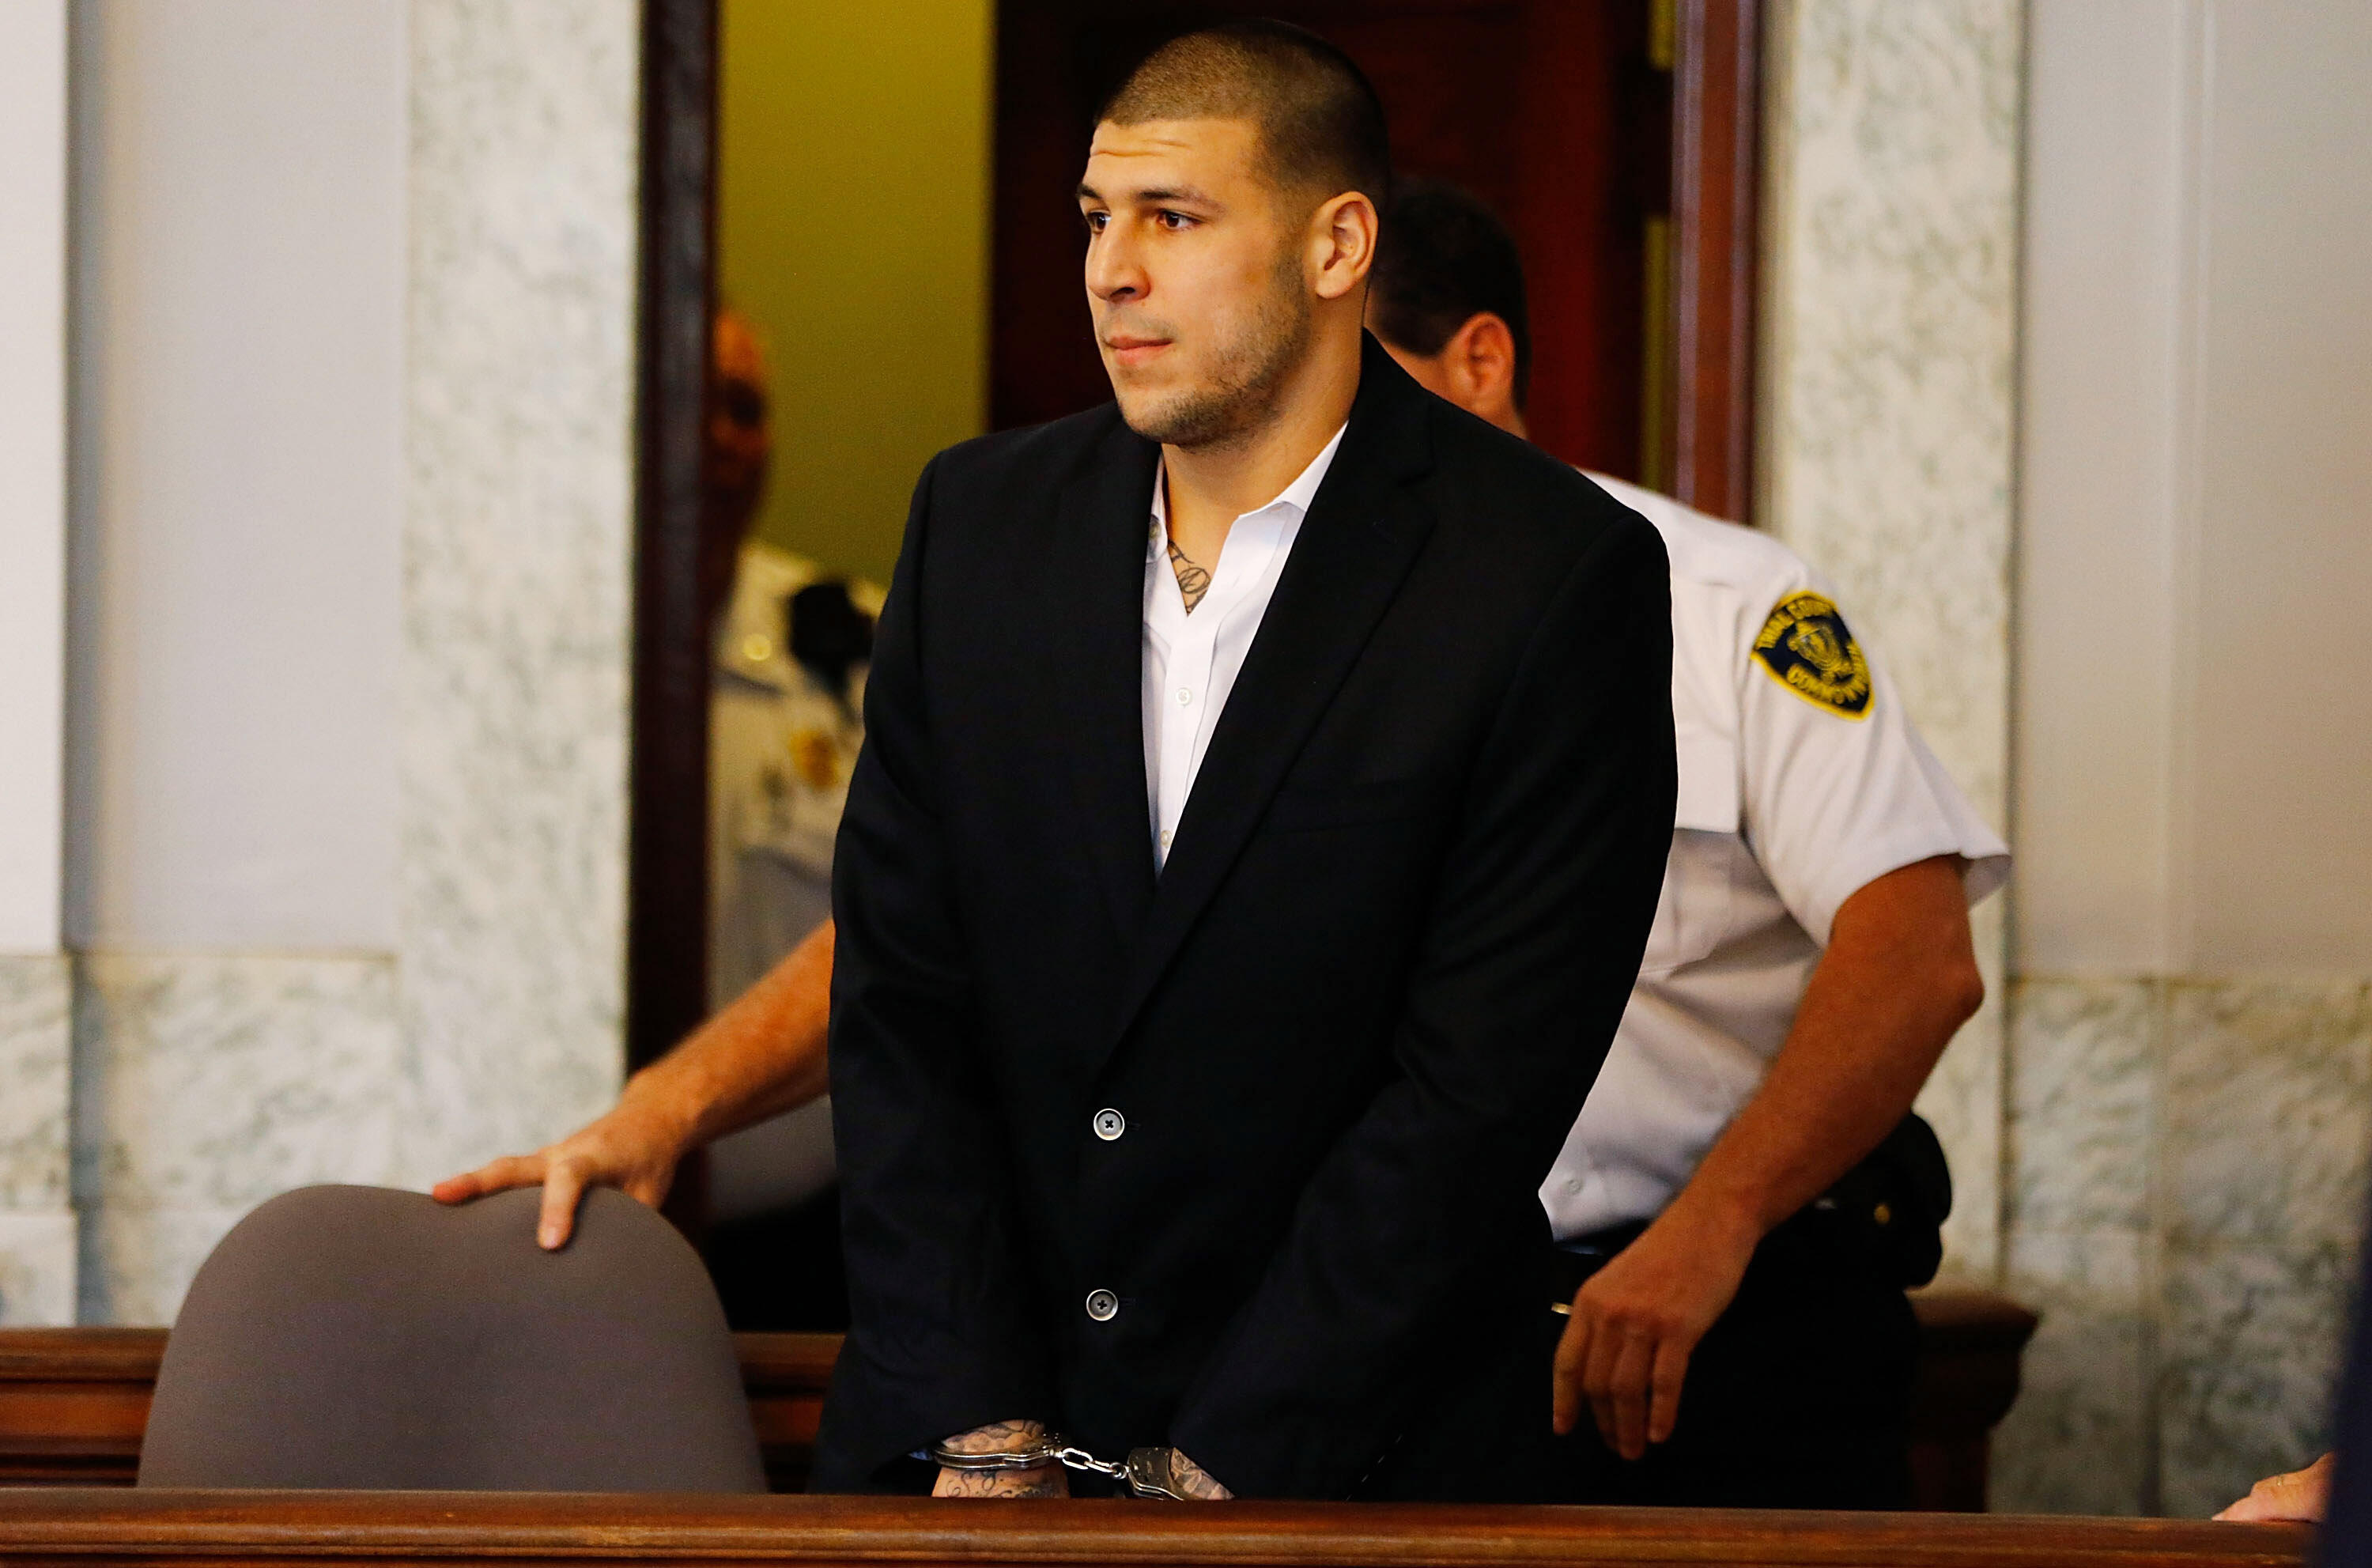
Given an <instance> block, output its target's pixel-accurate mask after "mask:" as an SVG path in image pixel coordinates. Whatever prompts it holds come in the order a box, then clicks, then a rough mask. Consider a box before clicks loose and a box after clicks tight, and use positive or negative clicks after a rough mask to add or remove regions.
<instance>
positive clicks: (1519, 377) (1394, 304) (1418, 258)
mask: <svg viewBox="0 0 2372 1568" xmlns="http://www.w3.org/2000/svg"><path fill="white" fill-rule="evenodd" d="M1368 287H1369V289H1370V290H1371V291H1372V292H1371V294H1370V296H1369V308H1370V309H1371V310H1372V311H1373V312H1374V316H1375V322H1376V330H1377V331H1378V333H1380V334H1381V335H1382V337H1383V338H1384V340H1385V341H1386V342H1388V343H1391V344H1392V345H1393V346H1394V347H1395V348H1401V349H1405V350H1407V351H1408V352H1409V353H1411V354H1421V355H1423V356H1424V358H1427V359H1430V358H1432V357H1433V356H1434V355H1435V354H1439V353H1440V352H1441V351H1442V350H1443V349H1444V348H1446V347H1448V343H1449V340H1450V339H1451V338H1452V337H1453V336H1455V335H1456V333H1457V331H1458V329H1459V328H1460V327H1462V326H1464V325H1466V323H1467V322H1469V321H1471V320H1472V319H1474V318H1475V317H1476V316H1478V315H1480V314H1482V313H1483V311H1486V310H1487V311H1489V312H1490V313H1491V314H1492V315H1494V316H1496V317H1498V318H1499V319H1501V320H1503V321H1505V322H1506V323H1507V332H1508V335H1509V336H1511V337H1513V338H1514V339H1515V340H1516V406H1517V407H1518V408H1521V407H1522V406H1523V404H1524V397H1525V394H1526V393H1527V392H1528V391H1529V389H1530V387H1531V379H1532V329H1531V320H1530V314H1529V311H1527V310H1526V308H1525V307H1524V261H1523V258H1522V257H1521V256H1520V255H1518V254H1517V250H1516V241H1515V238H1514V237H1513V236H1511V235H1510V234H1508V232H1507V226H1506V225H1505V224H1503V223H1501V222H1500V221H1499V215H1498V214H1496V213H1494V212H1493V211H1492V210H1491V209H1490V207H1489V205H1488V204H1486V203H1484V202H1483V198H1481V197H1480V196H1477V195H1475V194H1473V193H1472V192H1469V191H1465V190H1461V189H1459V187H1458V186H1455V185H1451V184H1448V183H1447V182H1445V181H1442V180H1409V181H1408V182H1407V183H1405V184H1404V185H1402V186H1401V190H1400V192H1398V193H1397V194H1396V195H1394V196H1393V198H1392V204H1391V210H1390V211H1389V214H1387V215H1386V216H1385V218H1384V226H1383V241H1382V243H1381V244H1380V245H1379V246H1378V247H1377V250H1376V268H1375V272H1374V273H1373V274H1372V275H1371V277H1370V279H1369V282H1368Z"/></svg>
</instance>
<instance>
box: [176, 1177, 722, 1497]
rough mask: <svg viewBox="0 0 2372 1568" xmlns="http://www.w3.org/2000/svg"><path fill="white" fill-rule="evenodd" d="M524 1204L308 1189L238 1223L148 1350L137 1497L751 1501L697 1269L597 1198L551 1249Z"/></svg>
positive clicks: (692, 1259) (662, 1224) (669, 1234)
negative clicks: (150, 1361) (563, 1495)
mask: <svg viewBox="0 0 2372 1568" xmlns="http://www.w3.org/2000/svg"><path fill="white" fill-rule="evenodd" d="M538 1198H539V1194H538V1192H537V1191H536V1190H535V1189H532V1188H526V1189H520V1190H517V1191H510V1192H503V1193H497V1194H495V1195H494V1196H493V1197H491V1198H484V1199H481V1200H479V1201H478V1202H474V1203H469V1204H464V1205H462V1206H461V1207H459V1208H447V1207H444V1206H443V1205H441V1204H439V1203H437V1202H435V1201H433V1200H431V1199H429V1198H427V1197H425V1196H423V1195H422V1194H420V1193H416V1192H397V1191H388V1190H386V1189H384V1188H377V1187H308V1188H303V1189H300V1190H298V1191H294V1192H289V1193H286V1194H284V1195H283V1196H281V1197H278V1198H274V1199H273V1200H272V1201H271V1202H268V1203H265V1204H264V1205H263V1206H262V1207H261V1208H259V1209H257V1210H256V1211H255V1212H254V1213H253V1214H250V1215H248V1216H247V1218H245V1219H243V1220H241V1221H240V1222H239V1223H238V1225H237V1226H236V1227H234V1228H233V1229H232V1231H231V1233H230V1234H229V1235H228V1236H227V1237H223V1240H222V1244H221V1245H220V1246H218V1247H216V1248H215V1250H214V1252H213V1254H212V1256H210V1257H209V1258H207V1260H206V1262H205V1266H204V1267H203V1268H202V1269H200V1270H199V1271H198V1276H197V1279H196V1280H195V1281H194V1282H193V1283H192V1285H191V1286H190V1294H189V1296H188V1298H187V1300H186V1301H185V1302H184V1303H183V1305H182V1307H181V1314H180V1318H179V1320H178V1321H176V1323H175V1324H174V1326H173V1332H172V1335H171V1338H170V1339H169V1340H168V1341H167V1342H166V1348H165V1359H164V1364H163V1365H162V1366H161V1367H159V1368H158V1370H157V1395H156V1402H155V1404H154V1405H153V1406H152V1407H151V1410H150V1413H149V1417H148V1429H147V1435H146V1438H145V1441H144V1443H143V1446H142V1448H141V1452H140V1484H141V1485H142V1486H192V1487H337V1488H355V1489H366V1490H414V1489H434V1490H458V1491H501V1492H763V1491H764V1490H765V1489H766V1483H765V1474H764V1471H763V1469H762V1467H761V1465H760V1462H759V1458H758V1445H757V1438H756V1435H755V1433H754V1432H753V1430H752V1428H751V1426H750V1407H749V1401H748V1399H747V1397H746V1396H745V1395H744V1393H743V1391H742V1387H741V1374H740V1366H739V1363H738V1359H737V1358H736V1357H735V1355H734V1352H733V1338H732V1335H731V1334H730V1333H729V1332H727V1329H726V1326H725V1314H724V1311H723V1309H722V1308H721V1307H718V1305H717V1301H716V1294H715V1291H714V1290H713V1289H712V1288H711V1287H710V1285H709V1283H708V1275H707V1272H706V1271H705V1270H704V1269H703V1267H702V1265H701V1261H700V1259H699V1257H698V1255H697V1254H695V1253H694V1252H693V1251H692V1248H691V1247H690V1246H689V1245H688V1244H687V1243H686V1242H685V1241H684V1239H683V1237H681V1236H680V1235H679V1234H677V1232H676V1229H675V1227H674V1226H673V1225H669V1223H668V1222H667V1221H666V1220H664V1219H662V1218H660V1217H659V1216H658V1215H657V1214H653V1213H652V1212H651V1211H650V1210H648V1209H646V1208H645V1207H644V1206H643V1205H642V1204H640V1203H638V1202H634V1200H633V1199H631V1198H629V1197H627V1196H625V1195H624V1194H623V1193H622V1192H616V1191H609V1190H606V1189H604V1190H599V1191H594V1192H592V1193H591V1194H589V1195H588V1196H587V1200H586V1202H585V1206H584V1209H583V1211H582V1213H581V1214H580V1215H579V1218H578V1224H577V1229H576V1235H575V1236H574V1237H571V1239H570V1241H569V1243H568V1245H567V1247H565V1248H564V1249H562V1250H561V1251H559V1252H545V1251H544V1250H542V1249H541V1248H539V1247H537V1246H536V1244H535V1223H536V1209H537V1202H538Z"/></svg>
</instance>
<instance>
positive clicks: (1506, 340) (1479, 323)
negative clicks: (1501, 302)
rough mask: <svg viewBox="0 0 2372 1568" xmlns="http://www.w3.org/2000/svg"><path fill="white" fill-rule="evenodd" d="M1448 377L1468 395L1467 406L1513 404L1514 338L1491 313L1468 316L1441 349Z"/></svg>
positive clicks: (1514, 391) (1514, 379) (1485, 311)
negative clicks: (1501, 402)
mask: <svg viewBox="0 0 2372 1568" xmlns="http://www.w3.org/2000/svg"><path fill="white" fill-rule="evenodd" d="M1441 357H1442V360H1443V362H1444V363H1445V364H1446V365H1447V366H1448V370H1449V374H1450V375H1451V377H1454V378H1455V379H1456V380H1457V382H1458V385H1459V389H1460V390H1462V391H1464V392H1465V393H1466V394H1467V406H1468V407H1470V408H1474V407H1478V405H1482V404H1489V403H1496V402H1498V401H1500V400H1502V399H1505V400H1506V402H1507V403H1508V404H1510V405H1511V406H1512V405H1513V404H1514V402H1515V401H1516V334H1515V332H1514V331H1512V330H1511V329H1510V328H1509V327H1508V325H1507V323H1506V319H1504V318H1503V317H1501V316H1500V315H1499V314H1498V312H1496V311H1494V310H1478V311H1476V312H1475V313H1474V314H1473V315H1471V316H1469V317H1468V318H1467V319H1466V320H1465V323H1464V324H1463V325H1462V326H1460V327H1459V329H1458V331H1455V332H1452V333H1451V334H1450V335H1449V341H1448V343H1444V344H1443V345H1442V347H1441Z"/></svg>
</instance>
